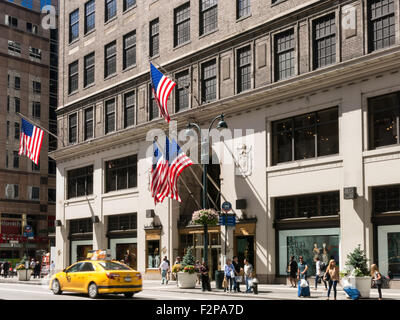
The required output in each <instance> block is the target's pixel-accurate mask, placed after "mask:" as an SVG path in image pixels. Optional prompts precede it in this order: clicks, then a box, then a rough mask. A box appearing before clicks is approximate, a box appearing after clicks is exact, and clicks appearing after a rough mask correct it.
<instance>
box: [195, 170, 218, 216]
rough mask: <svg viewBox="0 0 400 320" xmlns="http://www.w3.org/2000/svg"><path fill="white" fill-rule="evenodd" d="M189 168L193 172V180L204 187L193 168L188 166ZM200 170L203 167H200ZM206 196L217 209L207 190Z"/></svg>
mask: <svg viewBox="0 0 400 320" xmlns="http://www.w3.org/2000/svg"><path fill="white" fill-rule="evenodd" d="M189 169H190V172H191V173H192V174H193V176H194V178H195V180H196V181H197V182H198V184H199V185H200V186H201V187H202V188H204V187H203V183H201V181H200V180H199V177H198V176H197V175H196V173H195V172H194V170H193V168H191V167H189ZM202 170H203V168H202ZM207 197H208V199H210V201H211V202H212V204H213V205H214V208H215V209H217V210H219V208H217V205H216V203H215V202H214V200H213V199H212V197H211V196H210V194H209V193H208V192H207Z"/></svg>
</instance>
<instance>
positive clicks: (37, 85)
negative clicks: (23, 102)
mask: <svg viewBox="0 0 400 320" xmlns="http://www.w3.org/2000/svg"><path fill="white" fill-rule="evenodd" d="M32 91H33V93H37V94H40V93H42V84H41V82H39V81H32Z"/></svg>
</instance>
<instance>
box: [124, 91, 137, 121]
mask: <svg viewBox="0 0 400 320" xmlns="http://www.w3.org/2000/svg"><path fill="white" fill-rule="evenodd" d="M135 98H136V95H135V91H131V92H128V93H125V94H124V128H127V127H130V126H133V125H134V124H135Z"/></svg>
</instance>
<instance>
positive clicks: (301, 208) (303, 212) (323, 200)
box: [275, 191, 340, 220]
mask: <svg viewBox="0 0 400 320" xmlns="http://www.w3.org/2000/svg"><path fill="white" fill-rule="evenodd" d="M339 213H340V192H339V191H333V192H325V193H315V194H306V195H299V196H290V197H279V198H275V219H277V220H280V219H291V218H310V217H318V216H332V215H339Z"/></svg>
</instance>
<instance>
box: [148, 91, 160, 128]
mask: <svg viewBox="0 0 400 320" xmlns="http://www.w3.org/2000/svg"><path fill="white" fill-rule="evenodd" d="M149 92H151V94H150V95H149V96H150V101H149V109H150V110H149V119H150V120H153V119H156V118H158V117H159V116H160V110H159V108H158V104H157V101H156V99H155V98H154V91H153V89H152V87H151V84H150V85H149Z"/></svg>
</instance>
